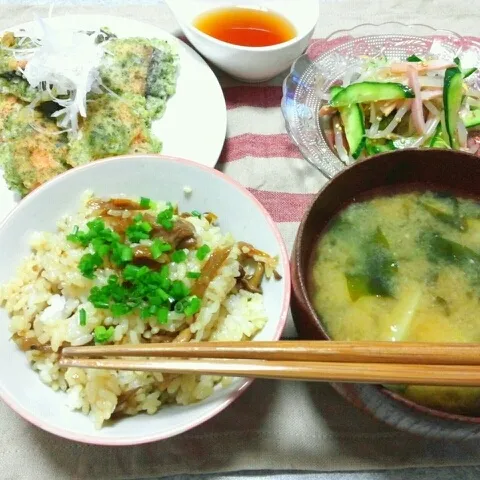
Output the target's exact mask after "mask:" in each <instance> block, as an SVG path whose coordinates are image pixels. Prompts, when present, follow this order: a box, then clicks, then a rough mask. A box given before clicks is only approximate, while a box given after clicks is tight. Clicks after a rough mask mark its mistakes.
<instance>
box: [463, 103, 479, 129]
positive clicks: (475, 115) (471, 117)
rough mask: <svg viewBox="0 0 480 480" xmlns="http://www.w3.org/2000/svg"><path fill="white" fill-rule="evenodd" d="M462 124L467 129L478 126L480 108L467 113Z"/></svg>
mask: <svg viewBox="0 0 480 480" xmlns="http://www.w3.org/2000/svg"><path fill="white" fill-rule="evenodd" d="M463 123H464V124H465V126H466V127H467V128H470V127H476V126H477V125H480V108H478V109H476V110H472V111H471V112H468V113H467V115H465V116H464V117H463Z"/></svg>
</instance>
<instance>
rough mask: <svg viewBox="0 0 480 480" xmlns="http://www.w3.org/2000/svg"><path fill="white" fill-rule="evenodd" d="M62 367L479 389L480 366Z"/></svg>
mask: <svg viewBox="0 0 480 480" xmlns="http://www.w3.org/2000/svg"><path fill="white" fill-rule="evenodd" d="M60 365H61V366H63V367H80V368H100V369H113V370H135V371H161V372H165V373H193V374H210V375H221V376H234V377H249V378H270V379H281V380H301V381H317V382H348V383H375V384H409V385H443V386H449V385H450V386H472V387H473V386H480V367H479V366H471V365H468V366H465V365H417V364H410V365H407V364H388V363H369V364H368V365H367V364H360V363H342V362H295V361H275V360H233V359H213V360H184V359H179V360H170V359H167V360H163V359H162V360H158V359H144V360H137V359H133V358H129V359H110V358H109V359H88V358H61V359H60Z"/></svg>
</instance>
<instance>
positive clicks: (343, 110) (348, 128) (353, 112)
mask: <svg viewBox="0 0 480 480" xmlns="http://www.w3.org/2000/svg"><path fill="white" fill-rule="evenodd" d="M342 90H344V89H343V88H342V87H337V86H335V87H332V88H331V89H330V93H331V94H332V96H334V95H337V94H338V93H339V92H341V91H342ZM338 112H339V113H340V119H341V120H342V125H343V129H344V131H345V137H346V139H347V143H348V148H349V150H350V155H351V156H352V157H353V158H354V159H355V160H356V159H357V158H358V157H359V156H360V154H361V153H362V151H363V148H364V146H365V121H364V119H363V112H362V109H361V108H360V106H359V105H358V104H353V105H348V106H345V107H338Z"/></svg>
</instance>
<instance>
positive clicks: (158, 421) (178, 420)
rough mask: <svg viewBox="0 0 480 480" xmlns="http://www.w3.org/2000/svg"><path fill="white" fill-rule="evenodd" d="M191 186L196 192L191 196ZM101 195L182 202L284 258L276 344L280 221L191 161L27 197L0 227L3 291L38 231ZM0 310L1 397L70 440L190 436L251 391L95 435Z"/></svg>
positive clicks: (129, 159) (61, 185)
mask: <svg viewBox="0 0 480 480" xmlns="http://www.w3.org/2000/svg"><path fill="white" fill-rule="evenodd" d="M185 186H189V187H191V188H192V193H191V194H190V195H186V194H185V192H184V191H183V188H184V187H185ZM87 189H88V190H92V191H93V192H94V193H95V194H98V195H115V194H120V193H123V194H127V195H135V196H140V195H143V196H147V197H149V198H152V199H155V198H156V199H159V200H160V199H165V200H172V201H178V202H179V206H180V208H181V209H182V210H184V209H186V210H192V209H197V210H200V211H213V212H216V214H217V215H218V216H219V222H220V223H219V224H220V226H221V228H222V229H223V231H230V232H231V233H232V234H233V235H234V236H235V238H238V239H242V240H245V241H247V242H250V243H253V244H254V245H255V246H257V247H258V248H260V249H262V250H265V251H267V252H270V253H271V254H275V255H279V257H280V262H279V272H280V273H281V275H282V277H283V278H282V280H281V281H278V282H266V283H265V285H264V299H265V307H266V310H267V314H268V323H267V325H266V326H265V328H264V329H263V330H262V331H261V332H260V333H259V334H258V336H257V337H256V338H257V339H258V340H277V339H278V338H279V337H280V335H281V333H282V330H283V327H284V325H285V320H286V316H287V311H288V305H289V300H290V273H289V265H288V255H287V252H286V249H285V246H284V243H283V240H282V238H281V236H280V233H279V231H278V230H277V228H276V226H275V224H274V222H273V221H272V219H271V218H270V216H269V215H268V213H267V212H266V210H265V209H264V208H263V207H262V205H261V204H260V203H259V202H258V201H257V200H256V199H255V198H254V197H253V196H252V195H251V194H250V193H249V192H248V191H247V190H246V189H244V188H243V187H242V186H240V185H239V184H237V183H236V182H234V181H233V180H231V179H230V178H228V177H226V176H225V175H223V174H222V173H220V172H218V171H216V170H213V169H211V168H208V167H203V166H201V165H198V164H195V163H193V162H190V161H187V160H180V159H176V158H171V157H164V156H160V155H158V156H156V155H145V156H143V155H142V156H125V157H116V158H113V159H108V160H102V161H97V162H94V163H91V164H88V165H85V166H83V167H79V168H76V169H73V170H70V171H69V172H66V173H65V174H62V175H60V176H58V177H56V178H54V179H53V180H51V181H50V182H48V183H46V184H44V185H43V186H41V187H40V188H38V190H35V191H34V192H33V193H31V194H30V195H28V196H27V197H26V198H25V199H24V200H23V201H21V202H20V204H19V205H18V206H17V207H16V208H15V209H14V210H13V211H12V213H11V214H10V215H9V216H8V217H7V218H6V219H5V220H4V221H3V223H2V224H1V225H0V265H1V266H2V268H1V269H0V284H2V283H4V282H6V281H8V280H9V279H10V278H11V277H12V276H13V275H14V273H15V269H16V268H17V266H18V265H19V264H20V262H21V260H22V259H23V258H24V257H25V256H26V255H27V254H28V252H29V247H28V240H29V238H30V236H31V234H32V232H34V231H48V230H50V231H53V230H55V227H56V222H57V220H58V219H59V218H60V217H61V216H62V215H63V214H65V213H68V212H75V211H76V210H77V209H78V207H79V205H80V204H79V202H80V197H81V194H82V192H84V191H85V190H87ZM8 324H9V319H8V316H7V314H6V312H5V310H3V309H0V364H1V365H3V368H1V369H0V397H1V398H2V399H3V400H4V401H5V402H6V403H7V404H8V405H9V406H10V407H11V408H12V409H13V410H15V411H16V412H17V413H19V414H20V415H21V416H22V417H24V418H25V419H26V420H28V421H29V422H31V423H33V424H35V425H37V426H38V427H40V428H42V429H44V430H47V431H49V432H51V433H54V434H56V435H59V436H61V437H65V438H68V439H72V440H76V441H80V442H86V443H95V444H101V445H133V444H139V443H146V442H152V441H155V440H160V439H164V438H167V437H171V436H173V435H177V434H179V433H181V432H184V431H186V430H188V429H191V428H193V427H195V426H197V425H199V424H201V423H202V422H204V421H205V420H208V419H209V418H211V417H213V416H214V415H215V414H217V413H219V412H220V411H222V410H223V409H224V408H225V407H227V406H228V405H229V404H230V403H231V402H232V401H233V400H235V398H237V397H238V396H239V395H240V394H241V393H242V392H243V391H244V390H245V389H246V388H247V386H248V385H249V384H250V382H251V381H249V380H246V379H238V380H235V382H233V384H232V385H231V386H230V387H229V388H226V389H220V390H217V391H216V392H215V393H214V394H213V396H211V397H210V398H208V399H206V400H204V401H202V402H200V403H198V404H194V405H190V406H186V407H185V406H171V407H170V406H169V407H166V408H164V409H162V410H160V411H159V412H157V413H156V414H154V415H145V414H143V415H137V416H135V417H130V418H125V419H122V420H121V421H118V422H117V423H115V424H114V425H113V426H108V427H104V428H103V429H101V430H95V428H94V425H93V423H92V422H91V420H90V419H89V418H88V417H87V416H86V415H83V414H82V413H80V412H78V411H71V410H69V409H68V407H67V406H66V404H65V401H66V396H65V394H63V393H61V392H54V391H53V390H51V389H50V388H49V387H47V386H46V385H44V384H43V383H42V382H41V380H40V378H39V376H38V375H37V374H36V373H35V372H33V370H32V369H31V368H30V367H29V365H28V363H27V360H26V357H25V355H24V354H23V353H22V352H20V351H19V349H18V348H17V347H16V345H15V344H14V342H13V341H11V340H10V337H11V334H10V333H9V330H8Z"/></svg>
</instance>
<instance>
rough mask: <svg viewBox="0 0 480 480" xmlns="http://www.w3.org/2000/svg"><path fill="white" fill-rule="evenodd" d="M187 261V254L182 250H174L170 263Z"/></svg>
mask: <svg viewBox="0 0 480 480" xmlns="http://www.w3.org/2000/svg"><path fill="white" fill-rule="evenodd" d="M186 259H187V254H186V253H185V252H184V251H183V250H176V251H175V252H173V254H172V261H174V262H175V263H182V262H184V261H185V260H186Z"/></svg>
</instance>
